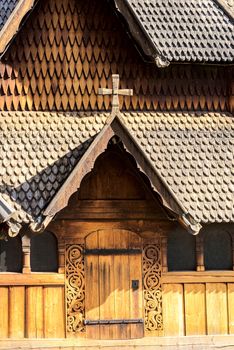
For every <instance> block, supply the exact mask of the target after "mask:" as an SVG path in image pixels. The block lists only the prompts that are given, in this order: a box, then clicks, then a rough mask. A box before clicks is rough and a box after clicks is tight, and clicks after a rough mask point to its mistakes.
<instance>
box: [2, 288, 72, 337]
mask: <svg viewBox="0 0 234 350" xmlns="http://www.w3.org/2000/svg"><path fill="white" fill-rule="evenodd" d="M26 337H27V338H44V337H45V338H64V337H65V312H64V287H63V286H46V287H43V286H27V287H24V286H10V287H3V286H0V338H1V339H3V338H13V339H22V338H26Z"/></svg>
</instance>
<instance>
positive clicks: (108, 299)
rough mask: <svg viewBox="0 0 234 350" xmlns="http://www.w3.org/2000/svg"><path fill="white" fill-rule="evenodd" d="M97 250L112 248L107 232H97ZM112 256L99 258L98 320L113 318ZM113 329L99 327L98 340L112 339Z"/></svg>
mask: <svg viewBox="0 0 234 350" xmlns="http://www.w3.org/2000/svg"><path fill="white" fill-rule="evenodd" d="M99 248H100V249H106V248H107V249H111V248H114V236H113V234H110V233H109V232H105V231H101V230H100V231H99ZM114 269H115V267H114V256H113V255H107V256H103V255H100V256H99V290H100V319H101V320H109V319H111V318H113V315H114V310H115V293H114V288H115V284H114ZM114 329H115V327H113V326H111V325H100V339H112V338H113V332H114Z"/></svg>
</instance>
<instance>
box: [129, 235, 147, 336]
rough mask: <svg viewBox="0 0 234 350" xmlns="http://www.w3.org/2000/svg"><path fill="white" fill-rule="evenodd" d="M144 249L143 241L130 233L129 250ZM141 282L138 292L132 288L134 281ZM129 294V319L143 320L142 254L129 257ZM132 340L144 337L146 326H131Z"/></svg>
mask: <svg viewBox="0 0 234 350" xmlns="http://www.w3.org/2000/svg"><path fill="white" fill-rule="evenodd" d="M134 248H140V249H142V240H141V237H139V236H138V235H136V234H132V233H131V232H130V233H129V249H134ZM133 280H137V281H139V287H138V289H136V290H133V288H132V281H133ZM128 288H129V293H130V314H129V318H130V319H131V318H133V319H137V318H138V319H143V286H142V254H141V253H140V254H134V255H129V286H128ZM130 330H131V338H141V337H143V336H144V324H131V325H130Z"/></svg>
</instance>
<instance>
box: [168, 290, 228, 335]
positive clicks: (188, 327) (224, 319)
mask: <svg viewBox="0 0 234 350" xmlns="http://www.w3.org/2000/svg"><path fill="white" fill-rule="evenodd" d="M163 324H164V336H182V335H188V336H192V335H206V334H208V335H225V334H234V283H185V284H183V283H180V284H179V283H177V284H174V283H171V284H169V283H168V284H163Z"/></svg>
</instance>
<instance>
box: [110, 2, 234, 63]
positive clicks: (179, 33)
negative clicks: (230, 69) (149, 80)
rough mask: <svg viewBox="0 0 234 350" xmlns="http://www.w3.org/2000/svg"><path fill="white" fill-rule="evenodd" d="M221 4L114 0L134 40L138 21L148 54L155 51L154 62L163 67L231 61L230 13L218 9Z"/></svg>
mask: <svg viewBox="0 0 234 350" xmlns="http://www.w3.org/2000/svg"><path fill="white" fill-rule="evenodd" d="M221 1H222V0H219V2H216V1H215V0H150V1H148V0H115V2H116V4H117V6H118V7H119V9H120V11H121V13H122V14H123V16H124V17H125V18H126V20H127V21H128V23H129V25H130V29H131V31H132V34H133V36H135V39H136V40H138V41H139V39H138V37H139V38H140V36H139V30H136V22H138V24H139V26H140V27H141V29H142V32H143V33H144V34H145V40H148V41H149V42H151V46H152V49H151V55H152V54H153V48H154V55H155V59H156V60H157V62H158V63H159V64H160V62H161V64H162V65H163V64H164V65H166V64H167V63H169V62H174V61H176V62H211V63H218V62H233V59H234V44H233V43H234V25H233V24H234V23H233V17H232V11H231V10H230V11H227V8H229V7H228V6H227V5H224V6H221V5H220V3H221ZM123 2H124V3H125V6H123V4H122V3H123ZM130 18H132V20H129V19H130ZM140 40H141V39H140ZM142 45H144V43H143V44H142ZM148 54H149V52H148Z"/></svg>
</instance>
